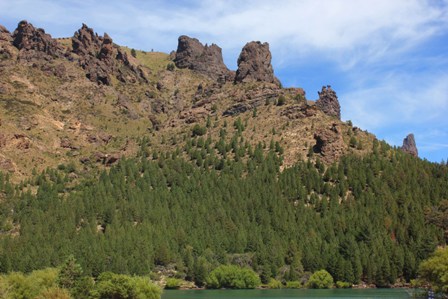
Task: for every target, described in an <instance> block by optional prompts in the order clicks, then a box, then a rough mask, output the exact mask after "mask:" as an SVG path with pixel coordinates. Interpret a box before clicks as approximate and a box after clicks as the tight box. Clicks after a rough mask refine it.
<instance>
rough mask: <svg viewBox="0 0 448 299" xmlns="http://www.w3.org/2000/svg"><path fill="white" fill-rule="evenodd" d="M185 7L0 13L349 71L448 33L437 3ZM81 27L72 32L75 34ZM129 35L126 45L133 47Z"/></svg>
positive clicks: (262, 1) (55, 5) (446, 16)
mask: <svg viewBox="0 0 448 299" xmlns="http://www.w3.org/2000/svg"><path fill="white" fill-rule="evenodd" d="M184 3H186V4H184V5H180V4H178V5H175V4H172V3H171V4H170V6H167V4H166V3H165V2H164V1H154V0H153V1H146V2H142V1H108V2H104V1H101V2H100V1H82V2H79V1H71V0H70V1H68V0H66V1H50V0H39V1H35V0H32V1H31V0H16V1H4V2H3V3H1V4H0V11H2V14H7V15H8V16H10V17H11V16H16V17H18V18H21V17H22V16H23V18H30V17H31V18H32V19H34V20H36V21H39V22H42V23H48V22H53V23H54V24H67V23H77V25H78V26H79V25H80V23H81V22H86V23H88V24H91V26H96V27H98V26H99V27H101V28H104V29H107V28H110V29H107V31H111V32H116V33H117V34H118V35H119V37H121V36H123V37H124V36H126V34H129V33H131V34H132V35H131V36H132V37H134V38H136V39H138V40H135V41H131V43H133V44H137V43H140V44H141V43H143V44H146V45H148V46H149V45H151V44H152V45H158V46H162V45H163V44H167V41H166V37H168V36H169V37H170V38H171V39H175V38H176V37H177V35H180V34H182V33H189V34H192V35H197V36H198V37H199V38H203V39H205V42H208V43H211V42H215V43H217V44H218V45H220V46H221V47H223V48H224V49H228V50H229V51H232V53H233V52H234V51H239V50H240V49H241V47H242V46H243V45H244V44H245V43H246V42H247V41H250V40H262V41H268V42H270V43H271V46H272V49H273V51H274V52H277V51H279V52H280V51H281V50H282V49H287V53H289V55H290V56H292V55H306V54H309V53H315V52H316V51H317V52H320V54H321V55H326V56H328V57H331V58H332V59H337V60H338V61H340V63H341V64H342V65H343V66H344V67H345V68H347V69H348V68H351V67H353V66H355V65H356V64H357V63H359V62H365V61H376V60H378V59H380V58H382V57H384V56H391V55H392V54H394V53H395V54H396V53H400V52H402V51H403V50H405V49H407V48H409V47H412V46H414V45H415V44H416V43H419V42H420V41H421V40H424V39H426V38H428V37H431V36H433V35H434V34H437V33H438V32H440V31H441V30H446V28H447V25H448V13H447V6H446V5H442V6H435V5H433V4H432V3H434V2H433V1H420V0H394V1H390V0H363V1H358V0H314V1H296V0H282V1H275V2H273V1H269V0H249V1H237V0H230V1H223V0H222V1H210V0H201V1H186V2H184ZM26 14H28V16H27V15H26ZM21 15H22V16H21ZM76 29H77V27H75V28H73V29H71V31H70V34H71V33H72V32H74V31H75V30H76ZM100 33H102V32H100ZM112 37H114V36H113V35H112ZM132 37H129V36H128V37H127V38H126V39H127V40H128V41H129V39H132ZM115 38H116V37H115ZM171 43H173V42H169V44H171ZM174 43H175V42H174ZM163 50H166V49H163ZM282 52H283V53H285V51H282ZM235 60H236V57H235Z"/></svg>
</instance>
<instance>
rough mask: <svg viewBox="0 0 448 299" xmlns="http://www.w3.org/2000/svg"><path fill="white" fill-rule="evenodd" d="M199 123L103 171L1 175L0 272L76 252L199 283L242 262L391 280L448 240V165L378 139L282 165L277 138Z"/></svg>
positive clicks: (380, 282)
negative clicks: (212, 129) (435, 213)
mask: <svg viewBox="0 0 448 299" xmlns="http://www.w3.org/2000/svg"><path fill="white" fill-rule="evenodd" d="M199 131H200V130H196V131H193V134H192V136H191V137H187V139H188V140H186V143H185V144H186V145H185V146H184V147H182V148H179V147H177V148H176V149H175V150H173V151H171V152H157V151H154V152H151V147H150V146H149V145H148V144H149V141H148V140H147V139H145V138H142V140H140V144H141V151H140V154H139V155H138V157H136V158H129V159H122V160H120V162H119V163H118V164H117V165H115V166H113V167H111V168H110V169H108V170H101V171H100V170H98V172H99V173H98V175H85V174H82V169H76V168H75V167H73V166H70V165H60V166H59V167H58V168H57V169H47V170H46V171H44V172H42V173H36V174H35V175H34V176H33V178H31V179H28V180H26V181H23V182H22V183H20V184H13V183H11V182H10V180H9V178H8V175H7V174H1V175H0V201H1V205H0V209H1V212H0V224H1V226H0V229H1V230H0V233H1V235H0V272H2V273H8V272H11V271H21V272H24V273H30V272H32V271H33V270H37V269H44V268H47V267H56V266H58V265H61V264H63V263H64V261H65V260H66V259H67V257H69V256H74V257H76V260H77V261H78V262H79V264H80V265H81V266H82V269H83V271H84V273H85V274H86V275H90V276H92V277H98V276H99V275H100V274H101V273H103V272H107V271H110V272H113V273H117V274H128V275H148V274H150V273H151V272H152V271H154V269H160V268H172V269H175V271H176V273H177V274H176V276H177V278H181V279H186V280H189V281H193V282H195V284H196V285H197V286H203V285H204V284H206V283H207V278H208V277H209V275H210V273H212V271H213V270H215V269H217V268H219V267H222V266H223V265H235V266H239V267H243V268H250V269H252V270H253V271H255V272H256V273H257V274H258V275H259V277H260V279H261V282H262V283H268V282H269V281H270V280H271V279H276V280H279V281H282V282H283V283H286V282H288V281H304V282H305V281H306V279H307V278H309V276H310V274H311V273H312V272H315V271H318V270H321V269H325V270H326V271H328V272H329V273H330V274H331V276H332V277H333V278H334V280H335V281H344V282H349V283H353V284H357V283H360V282H361V281H363V282H366V283H370V284H375V285H377V286H389V285H391V284H393V283H395V282H396V281H397V279H401V280H405V281H410V280H411V279H413V278H415V277H416V276H417V271H418V267H419V264H420V262H421V261H422V260H424V259H426V258H427V257H428V256H429V255H430V254H431V253H432V252H434V250H435V248H436V247H437V245H440V244H445V243H446V238H445V237H446V236H445V234H444V231H443V229H442V228H441V227H440V226H438V225H437V223H434V221H431V219H428V215H430V213H429V214H428V211H431V209H434V207H437V206H438V205H439V204H440V203H441V202H442V200H444V199H448V167H447V166H446V165H445V163H440V164H439V163H430V162H428V161H425V160H420V159H417V158H414V157H412V156H410V155H408V154H405V153H403V152H401V151H399V150H396V149H393V148H391V147H390V146H388V145H387V144H386V143H384V142H378V141H375V143H374V145H373V148H372V153H371V154H368V155H365V156H357V155H347V156H344V157H343V158H342V159H341V160H340V161H339V162H338V163H334V164H332V165H324V164H323V163H321V162H320V161H319V159H317V160H316V159H308V160H304V161H298V162H297V163H296V164H295V165H294V166H292V167H288V168H283V167H282V148H281V147H280V146H278V143H276V142H274V141H272V142H271V144H270V145H266V144H262V143H259V144H258V145H257V146H254V147H252V146H251V145H249V144H248V143H247V142H245V141H244V140H243V138H242V137H241V136H240V135H238V131H236V133H235V136H234V137H233V138H231V139H230V141H229V140H228V139H224V138H221V139H220V140H217V141H213V140H211V139H210V138H208V139H206V138H205V135H204V134H201V133H202V132H199ZM226 140H228V141H226ZM425 215H426V217H425ZM429 218H430V217H429ZM209 279H210V278H209Z"/></svg>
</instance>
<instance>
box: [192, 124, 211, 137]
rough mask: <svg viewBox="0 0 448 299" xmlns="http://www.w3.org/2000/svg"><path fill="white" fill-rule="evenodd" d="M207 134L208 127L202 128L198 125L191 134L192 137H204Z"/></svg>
mask: <svg viewBox="0 0 448 299" xmlns="http://www.w3.org/2000/svg"><path fill="white" fill-rule="evenodd" d="M206 132H207V128H206V127H201V126H200V125H198V124H195V125H194V127H193V130H192V132H191V134H192V136H193V137H194V136H202V135H204V134H205V133H206Z"/></svg>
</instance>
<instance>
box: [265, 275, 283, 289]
mask: <svg viewBox="0 0 448 299" xmlns="http://www.w3.org/2000/svg"><path fill="white" fill-rule="evenodd" d="M268 288H270V289H281V288H283V284H282V282H281V281H279V280H277V279H275V278H271V279H270V280H269V282H268Z"/></svg>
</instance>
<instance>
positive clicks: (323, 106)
mask: <svg viewBox="0 0 448 299" xmlns="http://www.w3.org/2000/svg"><path fill="white" fill-rule="evenodd" d="M318 94H319V99H318V100H317V101H316V106H317V107H318V108H319V109H320V110H322V111H323V112H324V113H325V114H327V115H330V116H334V117H337V118H338V119H341V106H340V105H339V101H338V96H337V95H336V92H335V91H334V90H333V89H332V88H331V86H330V85H327V86H322V91H319V92H318Z"/></svg>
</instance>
